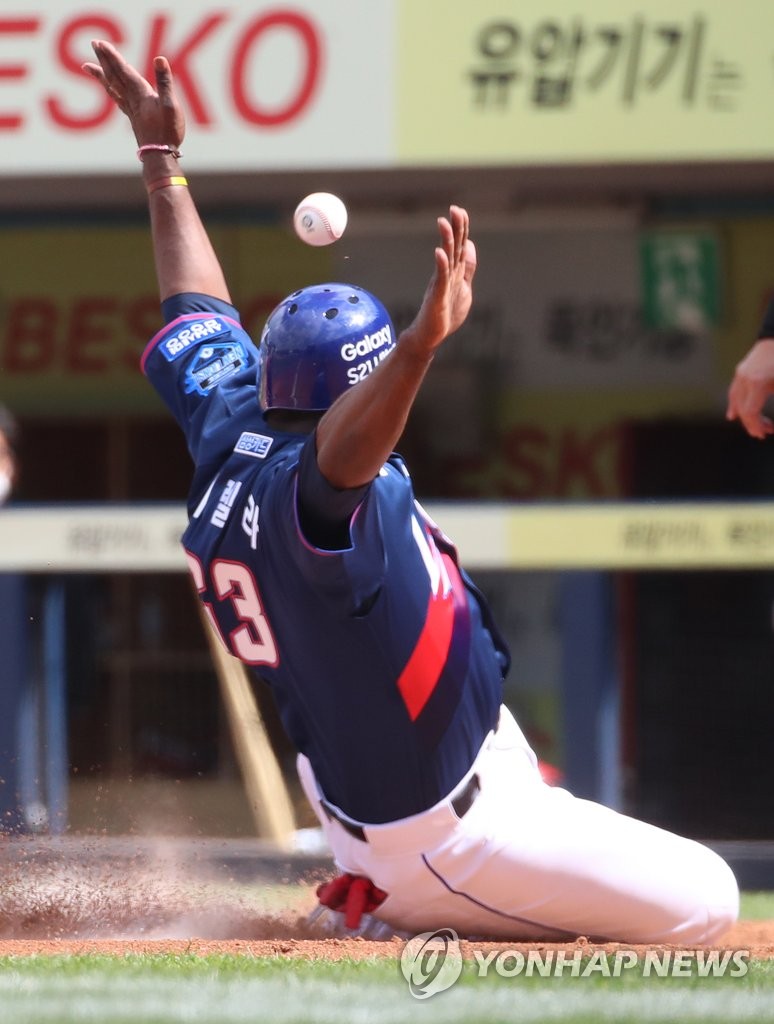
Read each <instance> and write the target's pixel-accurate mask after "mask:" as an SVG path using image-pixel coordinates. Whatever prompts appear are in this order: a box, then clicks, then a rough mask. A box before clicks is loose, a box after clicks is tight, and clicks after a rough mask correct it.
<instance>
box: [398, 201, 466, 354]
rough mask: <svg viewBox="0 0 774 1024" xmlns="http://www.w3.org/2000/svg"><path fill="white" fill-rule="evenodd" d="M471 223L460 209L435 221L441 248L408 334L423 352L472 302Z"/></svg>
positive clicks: (457, 324)
mask: <svg viewBox="0 0 774 1024" xmlns="http://www.w3.org/2000/svg"><path fill="white" fill-rule="evenodd" d="M469 230H470V221H469V218H468V212H467V210H465V209H463V208H462V207H461V206H452V207H450V208H449V216H448V218H447V217H439V218H438V232H439V235H440V243H441V244H440V245H439V246H438V247H437V248H436V250H435V273H434V274H433V276H432V278H431V280H430V283H429V285H428V286H427V290H426V291H425V295H424V298H423V300H422V305H421V307H420V310H419V313H418V314H417V316H416V318H415V320H414V322H413V323H412V325H411V327H410V328H409V329H408V331H407V333H408V334H409V335H410V336H411V339H412V341H413V342H414V343H415V344H418V345H419V346H420V347H421V348H422V349H423V351H424V352H432V351H433V350H434V349H436V348H437V347H438V346H439V345H440V344H441V343H442V342H443V341H444V340H445V339H446V338H448V337H449V335H450V334H453V333H454V331H456V330H457V329H458V328H459V327H461V326H462V324H463V323H464V322H465V320H466V319H467V316H468V313H469V312H470V307H471V304H472V302H473V276H474V274H475V272H476V247H475V245H474V244H473V242H472V240H471V239H470V237H469Z"/></svg>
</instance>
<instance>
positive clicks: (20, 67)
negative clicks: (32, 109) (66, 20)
mask: <svg viewBox="0 0 774 1024" xmlns="http://www.w3.org/2000/svg"><path fill="white" fill-rule="evenodd" d="M39 28H40V19H39V18H0V37H2V36H6V35H8V36H14V37H18V36H19V35H25V34H26V35H34V33H35V32H37V31H38V29H39ZM27 72H28V67H27V65H26V64H18V63H14V64H0V79H11V80H13V81H18V80H19V79H21V78H26V77H27ZM23 124H24V116H23V115H22V114H20V113H19V112H18V111H13V112H11V111H7V112H5V113H0V129H3V128H5V129H10V130H15V129H18V128H21V126H22V125H23Z"/></svg>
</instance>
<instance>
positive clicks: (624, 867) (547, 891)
mask: <svg viewBox="0 0 774 1024" xmlns="http://www.w3.org/2000/svg"><path fill="white" fill-rule="evenodd" d="M364 770H367V768H366V767H365V766H364ZM298 772H299V776H300V778H301V783H302V785H303V788H304V792H305V793H306V796H307V798H308V799H309V801H310V803H311V805H312V807H313V808H314V811H315V813H316V814H317V817H318V818H319V820H320V823H321V825H322V828H323V829H324V831H325V834H326V837H327V840H328V843H329V845H330V847H331V850H332V851H333V855H334V858H335V861H336V864H337V866H338V867H339V868H340V869H341V871H343V872H349V873H351V874H354V875H365V876H366V877H368V878H370V879H371V880H372V881H373V882H374V884H375V885H377V886H378V887H379V888H380V889H384V890H385V891H386V892H387V893H388V896H387V899H386V900H385V901H384V903H383V904H382V905H381V906H380V907H379V908H378V909H377V910H376V911H375V912H374V915H373V916H374V917H377V918H379V919H381V920H383V921H386V922H387V923H389V924H390V925H391V926H392V927H393V928H395V929H396V930H400V931H406V932H409V933H418V932H422V931H432V930H436V929H438V928H454V929H455V931H457V933H458V934H459V935H461V936H466V937H469V938H474V937H482V938H483V937H486V938H504V939H513V940H522V939H523V940H530V939H538V938H543V939H550V940H553V941H562V940H564V939H570V938H575V937H577V936H579V935H585V936H588V937H589V938H594V939H608V940H610V941H618V942H629V943H670V944H674V945H680V946H690V945H693V944H698V943H713V942H716V941H717V940H718V939H719V938H720V937H721V936H722V935H723V933H724V932H725V931H727V929H728V928H729V927H730V926H731V925H732V924H733V923H734V921H735V920H736V918H737V915H738V912H739V891H738V887H737V884H736V880H735V878H734V876H733V874H732V872H731V869H730V868H729V867H728V865H727V864H726V863H725V861H723V860H722V859H721V858H720V857H719V856H718V855H717V854H715V853H714V852H713V851H711V850H709V849H708V848H707V847H705V846H702V845H701V844H700V843H697V842H694V841H693V840H690V839H683V838H681V837H679V836H676V835H673V834H672V833H671V832H667V831H665V830H663V829H660V828H657V827H655V826H653V825H648V824H646V823H644V822H641V821H637V820H635V819H634V818H630V817H626V816H625V815H622V814H619V813H618V812H616V811H613V810H610V809H609V808H607V807H604V806H602V805H600V804H595V803H592V802H591V801H588V800H580V799H577V798H576V797H574V796H572V795H571V794H570V793H568V792H567V791H566V790H563V789H559V788H555V787H551V786H548V785H546V783H544V782H543V780H542V778H541V776H540V772H539V771H538V767H537V758H536V756H535V754H534V752H533V751H532V750H531V748H530V746H529V744H528V743H527V740H526V738H525V737H524V734H523V733H522V731H521V729H520V728H519V727H518V725H517V724H516V722H515V721H514V719H513V716H512V715H511V713H510V712H509V711H508V709H507V708H505V707H504V706H503V708H502V710H501V714H500V722H499V726H498V728H497V730H496V731H495V732H494V733H492V734H491V735H490V736H489V737H488V738H487V740H486V742H485V743H484V746H483V747H482V749H481V751H480V753H479V755H478V757H477V758H476V761H475V763H474V764H473V766H472V767H471V769H470V772H469V773H468V775H467V776H466V777H465V778H464V779H463V780H461V782H460V785H459V787H458V788H457V789H456V790H455V792H454V793H452V794H450V795H449V798H447V799H446V800H443V801H441V802H440V803H439V804H437V805H436V806H435V807H432V808H431V809H430V810H428V811H425V812H423V813H422V814H417V815H414V816H412V817H410V818H404V819H402V820H400V821H395V822H390V823H388V824H386V825H369V824H368V823H367V822H353V824H359V825H362V826H363V831H364V833H365V836H366V841H365V842H364V841H362V840H361V839H357V838H355V837H354V836H352V835H350V834H349V833H348V832H347V831H346V830H345V828H344V827H343V826H342V825H341V824H340V822H339V821H337V820H336V819H335V818H332V819H331V818H329V816H328V815H327V814H326V812H325V810H324V809H323V807H322V804H321V802H320V791H319V788H318V786H317V783H316V780H315V777H314V773H313V772H312V768H311V765H310V764H309V761H308V760H307V759H306V758H305V757H304V756H303V755H301V756H299V758H298ZM474 773H475V774H476V775H477V776H478V778H479V781H480V792H479V794H478V797H477V798H476V800H475V801H474V803H473V805H472V806H471V807H470V809H469V810H468V811H467V813H466V814H465V815H464V817H463V818H462V819H459V818H458V817H457V815H456V813H455V812H454V810H453V809H452V807H451V800H452V798H453V797H454V796H455V795H456V794H457V793H458V792H459V791H460V790H462V789H463V788H464V786H465V784H466V783H467V782H468V781H469V779H470V776H471V775H473V774H474ZM341 816H342V817H344V818H347V816H346V815H344V814H343V813H342V815H341ZM347 820H349V821H351V820H352V819H347Z"/></svg>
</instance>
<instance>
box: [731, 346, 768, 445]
mask: <svg viewBox="0 0 774 1024" xmlns="http://www.w3.org/2000/svg"><path fill="white" fill-rule="evenodd" d="M772 394H774V338H764V339H762V340H761V341H758V342H756V343H755V345H753V347H752V348H751V349H750V351H749V352H748V353H747V355H746V356H745V357H744V359H743V360H742V361H741V363H739V365H738V366H737V368H736V373H735V374H734V379H733V380H732V382H731V387H730V388H729V391H728V408H727V409H726V419H729V420H737V419H738V420H740V421H741V423H742V426H743V427H744V429H745V430H746V431H747V433H748V434H749V435H750V436H751V437H757V438H759V439H761V440H762V439H763V438H765V437H768V436H769V435H770V434H774V423H772V421H771V420H770V419H769V418H768V416H765V415H764V414H763V407H764V404H765V402H766V399H767V398H768V397H769V396H770V395H772Z"/></svg>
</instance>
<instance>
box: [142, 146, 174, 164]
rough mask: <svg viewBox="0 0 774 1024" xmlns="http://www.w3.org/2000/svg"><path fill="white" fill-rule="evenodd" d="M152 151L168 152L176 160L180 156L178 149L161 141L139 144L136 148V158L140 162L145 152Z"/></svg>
mask: <svg viewBox="0 0 774 1024" xmlns="http://www.w3.org/2000/svg"><path fill="white" fill-rule="evenodd" d="M153 151H155V152H157V153H169V155H170V156H173V157H175V159H176V160H179V159H180V157H181V156H182V153H181V152H180V150H179V149H175V147H174V146H167V145H166V143H163V142H148V143H146V145H144V146H140V148H139V149H138V150H137V159H138V160H139V161H140V163H142V160H143V156H144V155H145V153H149V152H153Z"/></svg>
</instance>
